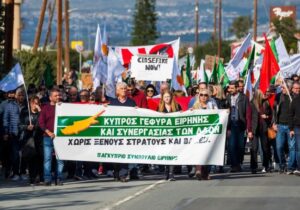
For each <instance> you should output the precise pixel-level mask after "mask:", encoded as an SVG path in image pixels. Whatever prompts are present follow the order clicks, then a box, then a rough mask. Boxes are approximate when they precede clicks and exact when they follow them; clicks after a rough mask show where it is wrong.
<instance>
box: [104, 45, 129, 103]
mask: <svg viewBox="0 0 300 210" xmlns="http://www.w3.org/2000/svg"><path fill="white" fill-rule="evenodd" d="M107 64H108V65H107V80H106V83H105V86H106V87H105V88H106V95H107V96H109V97H111V98H116V82H117V81H119V80H120V78H121V77H122V73H123V71H124V70H125V69H124V67H123V65H122V64H121V62H120V60H119V59H118V58H117V56H116V53H115V51H114V49H113V48H109V49H108V56H107Z"/></svg>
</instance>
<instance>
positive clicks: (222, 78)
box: [217, 60, 229, 88]
mask: <svg viewBox="0 0 300 210" xmlns="http://www.w3.org/2000/svg"><path fill="white" fill-rule="evenodd" d="M217 77H218V84H221V85H222V87H223V88H225V87H226V86H227V85H228V84H229V79H228V76H227V74H226V72H225V68H224V65H223V63H222V61H221V60H219V65H218V71H217Z"/></svg>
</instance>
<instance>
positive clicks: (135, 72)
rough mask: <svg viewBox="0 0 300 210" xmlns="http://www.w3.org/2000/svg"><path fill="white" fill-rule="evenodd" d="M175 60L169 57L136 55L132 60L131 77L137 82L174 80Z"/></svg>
mask: <svg viewBox="0 0 300 210" xmlns="http://www.w3.org/2000/svg"><path fill="white" fill-rule="evenodd" d="M173 60H174V58H169V57H168V56H167V55H134V56H132V59H131V72H132V75H131V76H132V77H134V78H135V79H136V80H149V81H166V80H168V79H172V70H173Z"/></svg>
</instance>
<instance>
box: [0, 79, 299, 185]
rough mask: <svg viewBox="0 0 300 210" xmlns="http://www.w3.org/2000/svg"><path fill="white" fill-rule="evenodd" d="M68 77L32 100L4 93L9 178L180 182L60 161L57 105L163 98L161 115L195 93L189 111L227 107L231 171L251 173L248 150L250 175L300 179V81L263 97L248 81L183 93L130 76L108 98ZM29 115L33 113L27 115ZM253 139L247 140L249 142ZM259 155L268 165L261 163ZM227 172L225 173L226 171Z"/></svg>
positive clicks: (32, 90) (2, 146) (135, 170)
mask: <svg viewBox="0 0 300 210" xmlns="http://www.w3.org/2000/svg"><path fill="white" fill-rule="evenodd" d="M75 80H76V78H72V77H68V80H67V81H66V80H65V81H64V82H63V85H59V86H56V85H55V86H53V87H51V88H46V86H45V85H40V86H39V87H36V86H35V85H33V84H30V85H28V87H27V93H28V101H27V100H26V93H25V89H24V88H23V87H20V88H18V89H17V90H12V91H9V92H7V93H1V94H2V95H1V104H0V118H1V120H0V122H1V127H0V132H1V140H0V156H1V157H0V158H1V159H0V161H1V165H2V170H1V171H2V175H3V177H4V178H5V180H12V181H19V180H28V182H29V183H30V184H33V185H35V184H44V185H47V186H49V185H51V184H52V183H53V182H55V184H57V185H62V184H63V180H64V179H65V177H64V174H65V173H64V172H66V174H67V178H68V179H75V180H83V179H92V178H97V177H99V175H101V174H105V175H107V176H112V177H113V178H114V179H115V180H116V181H128V180H130V179H138V178H141V176H142V175H143V174H144V173H149V172H155V173H165V178H166V179H167V180H170V181H174V180H176V177H175V176H174V174H176V173H181V169H182V167H181V166H160V165H137V164H117V163H115V164H112V163H95V162H85V161H62V160H57V159H56V158H55V151H54V146H53V138H54V137H55V134H54V118H55V105H56V104H57V103H61V102H64V103H78V104H87V103H91V104H94V103H95V104H105V105H108V106H130V107H139V108H145V109H147V108H149V107H148V100H149V99H152V98H159V99H160V101H159V104H158V108H157V110H156V111H158V112H163V113H170V112H177V111H181V110H182V107H181V106H180V104H178V103H177V102H176V100H175V98H176V97H185V96H190V97H191V99H190V101H189V104H188V108H189V109H228V110H229V112H230V114H229V120H228V128H227V139H226V151H227V153H226V154H227V156H226V162H225V163H224V164H225V165H228V166H229V167H230V171H229V172H232V173H234V172H241V171H243V170H245V164H244V156H245V148H246V145H247V146H248V147H249V148H250V172H251V173H253V174H255V173H258V172H259V173H269V172H274V171H278V172H279V173H286V174H295V175H300V97H298V96H299V92H300V84H299V77H298V76H297V75H293V77H292V78H291V79H286V80H280V81H279V82H277V83H276V84H275V85H271V86H270V87H269V88H268V90H267V91H266V92H265V93H263V92H262V91H260V90H259V89H256V90H254V92H253V98H252V99H251V100H249V96H247V95H245V94H244V81H243V80H238V81H231V82H230V83H229V85H228V86H227V87H226V88H225V89H223V88H222V86H221V85H220V84H206V83H204V82H200V83H199V84H196V85H194V86H191V87H189V88H188V89H187V93H185V92H184V91H174V90H172V89H171V88H170V86H169V84H168V83H167V82H163V83H161V84H160V86H159V88H157V85H153V84H147V83H145V82H136V81H135V80H134V79H129V80H127V81H126V83H125V82H119V83H117V85H116V98H109V97H107V96H106V95H105V91H104V90H105V89H104V88H103V87H102V86H99V87H97V88H96V89H95V91H90V90H85V89H82V90H79V89H78V88H77V87H76V85H75V83H74V81H75ZM29 113H30V114H29ZM247 139H248V140H247ZM258 156H260V160H261V164H262V166H258V162H259V161H258ZM187 169H188V170H187V173H188V176H189V177H196V178H197V179H198V180H209V179H211V177H210V174H211V173H224V172H225V171H224V167H223V166H200V165H197V166H187ZM226 172H227V171H226Z"/></svg>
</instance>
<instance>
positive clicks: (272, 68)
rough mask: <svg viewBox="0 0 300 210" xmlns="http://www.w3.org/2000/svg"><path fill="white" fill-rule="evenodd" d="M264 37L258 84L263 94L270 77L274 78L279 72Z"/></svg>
mask: <svg viewBox="0 0 300 210" xmlns="http://www.w3.org/2000/svg"><path fill="white" fill-rule="evenodd" d="M264 36H265V42H266V45H265V52H264V59H263V62H262V66H261V71H260V84H259V89H261V91H262V92H263V93H265V92H266V90H267V89H268V87H269V85H270V81H271V79H272V77H273V76H275V75H276V74H277V72H278V71H279V66H278V63H277V61H276V58H275V56H274V54H273V52H272V49H271V47H270V44H269V42H268V40H267V37H266V35H264Z"/></svg>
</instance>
